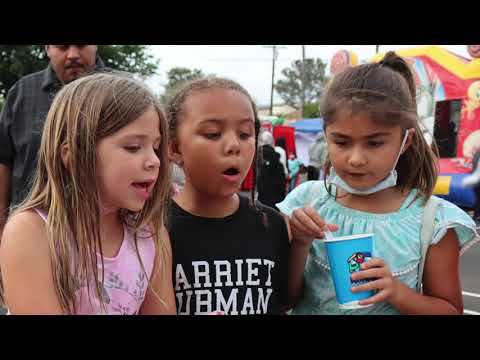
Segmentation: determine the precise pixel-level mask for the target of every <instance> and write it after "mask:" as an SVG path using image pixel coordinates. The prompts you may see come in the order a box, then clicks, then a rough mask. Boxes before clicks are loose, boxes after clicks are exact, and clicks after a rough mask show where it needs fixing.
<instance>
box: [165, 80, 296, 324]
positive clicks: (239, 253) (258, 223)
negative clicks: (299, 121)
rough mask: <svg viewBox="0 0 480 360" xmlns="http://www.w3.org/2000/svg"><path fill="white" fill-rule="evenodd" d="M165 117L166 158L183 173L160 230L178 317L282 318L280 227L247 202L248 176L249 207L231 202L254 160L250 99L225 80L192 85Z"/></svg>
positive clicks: (284, 259)
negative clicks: (165, 233) (168, 251)
mask: <svg viewBox="0 0 480 360" xmlns="http://www.w3.org/2000/svg"><path fill="white" fill-rule="evenodd" d="M167 117H168V121H169V128H170V153H171V158H172V160H173V161H174V162H175V164H177V165H178V166H180V167H181V168H182V169H183V171H184V173H185V185H184V188H183V190H182V191H181V192H180V193H179V194H177V195H175V196H174V198H173V201H172V202H171V204H170V205H171V206H170V220H169V224H168V228H169V232H170V237H171V243H172V253H173V263H174V268H173V282H174V286H175V295H176V301H177V311H178V314H192V315H193V314H209V313H212V312H214V311H216V310H218V311H223V312H225V313H226V314H230V315H237V314H238V315H241V314H280V313H283V312H284V311H285V310H286V309H287V308H288V307H289V306H288V302H289V301H288V299H287V297H288V296H287V289H286V287H287V276H288V261H289V232H288V228H287V224H286V222H285V220H284V219H283V217H282V216H281V215H280V214H279V213H278V212H277V211H275V210H273V209H271V208H269V207H266V206H263V205H261V204H258V203H257V202H256V201H255V198H254V194H255V183H256V174H254V181H253V183H254V186H253V189H252V193H251V199H250V200H248V199H247V198H244V197H241V196H240V195H239V194H237V192H238V191H239V189H240V186H241V184H242V181H243V179H244V178H245V176H246V175H247V172H248V170H249V168H250V166H251V164H252V162H255V163H256V159H257V141H258V133H259V130H260V122H259V119H258V116H257V110H256V106H255V104H254V102H253V100H252V98H251V97H250V95H249V94H248V92H247V91H246V90H245V89H244V88H243V87H241V86H240V85H239V84H237V83H236V82H234V81H231V80H227V79H222V78H216V77H209V78H205V79H200V80H195V81H193V82H190V83H188V84H186V85H184V86H183V87H182V88H181V89H179V90H178V91H177V92H176V93H175V94H173V96H172V98H171V99H170V100H169V102H168V104H167ZM254 170H255V173H256V169H255V167H254Z"/></svg>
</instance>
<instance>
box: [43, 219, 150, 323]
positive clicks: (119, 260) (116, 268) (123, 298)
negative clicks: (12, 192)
mask: <svg viewBox="0 0 480 360" xmlns="http://www.w3.org/2000/svg"><path fill="white" fill-rule="evenodd" d="M35 210H36V212H37V213H38V215H40V216H41V217H42V219H43V220H45V222H46V221H47V217H46V214H45V213H44V212H42V211H40V210H38V209H35ZM145 233H146V229H145V228H144V229H140V231H139V234H138V235H137V243H138V251H139V253H140V257H141V259H142V262H143V265H144V266H145V271H146V272H147V275H148V278H149V279H150V278H151V275H152V271H153V263H154V259H155V244H154V241H153V238H152V237H148V236H146V235H145ZM123 234H124V236H123V242H122V245H121V247H120V250H119V252H118V254H117V256H115V257H114V258H107V257H103V262H104V274H105V275H104V276H105V277H104V284H103V300H104V302H105V309H106V312H105V311H104V310H103V309H102V306H101V305H100V302H99V300H98V299H97V296H96V291H95V288H93V287H92V284H90V288H91V289H90V297H91V299H89V296H88V291H87V287H86V284H85V285H82V286H81V287H80V288H79V289H78V290H77V293H76V296H77V314H79V315H94V314H98V315H134V314H138V312H139V310H140V307H141V306H142V303H143V300H144V299H145V292H146V291H147V287H148V280H147V278H146V277H145V273H144V272H143V271H142V267H141V265H140V262H139V260H138V255H137V252H136V250H135V243H134V239H133V233H132V231H131V229H130V228H129V227H128V226H126V225H124V226H123ZM98 260H99V264H98V266H99V281H100V282H101V281H102V279H101V276H102V273H101V266H102V263H101V259H100V256H99V255H98Z"/></svg>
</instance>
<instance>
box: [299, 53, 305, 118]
mask: <svg viewBox="0 0 480 360" xmlns="http://www.w3.org/2000/svg"><path fill="white" fill-rule="evenodd" d="M301 83H302V89H301V94H300V102H301V104H300V111H301V117H302V119H303V116H304V114H305V45H302V73H301Z"/></svg>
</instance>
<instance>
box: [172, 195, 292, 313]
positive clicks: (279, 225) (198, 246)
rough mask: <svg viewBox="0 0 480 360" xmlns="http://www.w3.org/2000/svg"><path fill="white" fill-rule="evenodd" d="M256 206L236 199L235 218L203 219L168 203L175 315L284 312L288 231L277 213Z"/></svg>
mask: <svg viewBox="0 0 480 360" xmlns="http://www.w3.org/2000/svg"><path fill="white" fill-rule="evenodd" d="M257 208H258V209H259V210H255V209H254V208H253V207H252V206H251V205H250V204H249V201H248V199H246V198H244V197H242V196H240V206H239V208H238V210H237V211H236V212H235V213H234V214H232V215H230V216H227V217H225V218H204V217H199V216H195V215H192V214H190V213H188V212H186V211H185V210H183V209H182V208H180V207H179V206H178V205H177V204H176V203H175V202H174V201H172V202H171V205H170V209H169V210H170V219H169V226H168V227H169V233H170V240H171V243H172V253H173V285H174V291H175V297H176V303H177V313H178V314H179V315H199V314H208V313H211V312H213V311H216V310H220V311H224V312H225V313H226V314H227V315H248V314H251V315H253V314H280V313H282V310H283V308H282V305H283V304H285V299H286V287H287V271H288V269H287V268H288V252H289V241H288V232H287V227H286V224H285V220H284V219H283V217H282V216H281V215H280V214H279V213H278V212H277V211H275V210H273V209H271V208H268V207H265V206H262V205H260V204H259V205H258V206H257ZM262 212H263V214H264V215H265V216H264V215H262Z"/></svg>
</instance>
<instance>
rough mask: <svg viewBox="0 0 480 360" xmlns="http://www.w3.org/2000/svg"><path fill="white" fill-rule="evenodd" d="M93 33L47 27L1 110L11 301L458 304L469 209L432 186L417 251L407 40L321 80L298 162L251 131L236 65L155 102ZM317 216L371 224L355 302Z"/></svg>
mask: <svg viewBox="0 0 480 360" xmlns="http://www.w3.org/2000/svg"><path fill="white" fill-rule="evenodd" d="M96 50H97V48H96V46H95V45H46V46H45V51H46V53H47V56H48V57H49V58H50V63H49V65H48V67H47V68H46V69H45V70H43V71H40V72H38V73H35V74H32V75H28V76H26V77H24V78H22V79H20V80H19V81H18V82H17V83H16V84H15V85H14V86H13V87H12V88H11V89H10V91H9V92H8V95H7V98H6V103H5V106H4V108H3V110H2V113H1V115H0V143H1V144H2V146H1V147H0V219H1V220H0V233H1V243H0V272H1V278H0V280H1V281H0V295H1V299H0V300H1V301H2V303H3V304H4V306H5V307H6V308H7V309H8V312H9V313H10V314H169V315H174V314H178V315H198V314H227V315H247V314H286V313H287V312H288V313H291V314H344V315H345V314H462V313H463V302H462V288H461V283H460V276H459V269H458V262H459V256H460V254H462V253H464V252H465V251H466V250H467V249H468V248H469V247H471V246H472V245H473V244H474V243H476V242H478V241H479V238H478V234H477V230H476V225H475V222H474V221H473V220H472V218H471V217H470V216H469V215H468V214H467V213H465V212H464V211H463V210H461V209H460V208H458V207H457V206H455V205H453V204H451V203H449V202H448V201H446V200H441V199H440V200H439V204H438V206H437V208H436V212H435V214H434V219H431V220H432V223H433V225H432V226H433V228H434V231H433V236H432V239H431V243H430V247H429V251H428V252H427V254H426V258H425V259H422V255H421V254H420V253H419V252H418V251H417V249H418V248H420V234H421V231H422V229H421V224H420V223H419V222H418V221H417V219H418V218H420V217H421V214H422V212H423V211H424V208H425V206H426V204H427V202H428V201H429V199H430V198H432V192H433V187H434V185H435V183H436V179H437V175H438V174H437V167H436V160H437V155H438V154H437V152H436V148H435V146H433V147H430V146H429V145H428V144H427V143H426V142H425V139H424V137H423V135H422V132H421V129H420V126H419V120H418V116H417V113H416V103H415V84H414V80H413V76H412V74H411V72H410V70H409V68H408V65H407V64H406V63H405V61H404V60H403V59H402V58H400V57H398V56H397V55H395V53H391V52H390V53H388V54H387V55H386V56H385V58H384V59H383V60H382V61H380V62H379V63H375V64H363V65H359V66H356V67H352V68H347V69H346V70H344V71H343V72H341V73H339V74H338V75H336V76H335V77H334V78H333V79H332V80H331V81H330V83H329V84H328V87H327V89H326V90H325V92H324V94H323V95H322V98H321V106H320V109H321V113H322V114H321V115H322V117H323V119H324V121H325V127H324V132H323V133H322V134H319V135H318V137H317V138H316V139H315V141H314V142H313V144H312V145H311V147H310V149H309V157H310V160H309V164H302V163H300V161H299V160H298V159H296V158H295V156H294V155H293V156H292V155H288V154H287V152H286V148H285V139H281V138H280V139H278V140H277V141H276V142H275V141H274V139H273V136H272V134H271V133H269V132H265V131H261V124H260V121H259V117H258V114H257V107H256V104H255V102H254V101H253V99H252V97H251V96H250V94H249V93H248V91H247V90H246V89H245V88H243V87H242V86H241V85H240V84H238V83H237V82H235V81H232V80H229V79H224V78H219V77H207V78H203V79H197V80H193V81H190V82H188V83H186V84H184V85H183V86H181V87H179V88H178V89H177V90H176V91H175V92H174V93H173V94H172V95H171V97H170V98H169V99H168V101H167V103H166V104H160V103H159V100H158V99H157V97H156V96H155V95H154V94H153V93H152V92H151V90H150V89H149V88H148V87H146V85H145V84H143V83H142V81H140V80H137V79H135V78H134V77H132V76H131V75H129V74H126V73H120V72H116V71H113V70H111V69H106V68H105V66H104V64H103V62H102V60H101V59H100V58H99V57H98V56H97V54H96ZM252 164H253V167H252ZM251 168H253V171H254V181H253V183H254V184H253V188H252V190H251V193H250V194H249V196H248V197H244V196H241V195H239V189H240V186H241V184H242V181H243V180H244V179H245V176H246V175H247V172H248V171H249V169H251ZM475 174H477V173H475ZM257 195H258V196H257ZM326 231H331V232H334V234H335V236H346V235H351V234H360V233H373V234H374V236H375V256H374V257H373V258H372V259H371V260H370V261H368V262H366V263H365V264H363V265H362V271H360V272H358V273H356V274H355V275H353V276H355V279H356V280H358V281H359V282H360V283H362V281H361V280H365V279H370V280H373V281H370V282H368V283H362V284H361V285H359V286H357V287H354V288H352V292H358V291H365V290H374V291H375V295H374V296H372V297H370V298H368V299H366V300H363V301H362V302H361V305H363V306H364V307H362V308H360V309H355V310H349V309H343V308H341V307H339V306H338V304H337V303H336V298H335V290H334V286H333V283H332V279H331V274H330V267H329V264H328V261H327V254H326V250H325V245H324V243H323V241H322V239H324V238H325V232H326ZM423 261H424V262H425V271H424V272H423V273H422V274H423V275H419V269H418V264H419V263H421V262H423ZM419 284H422V285H423V286H422V288H423V290H422V291H420V292H419V291H417V289H418V285H419Z"/></svg>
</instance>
